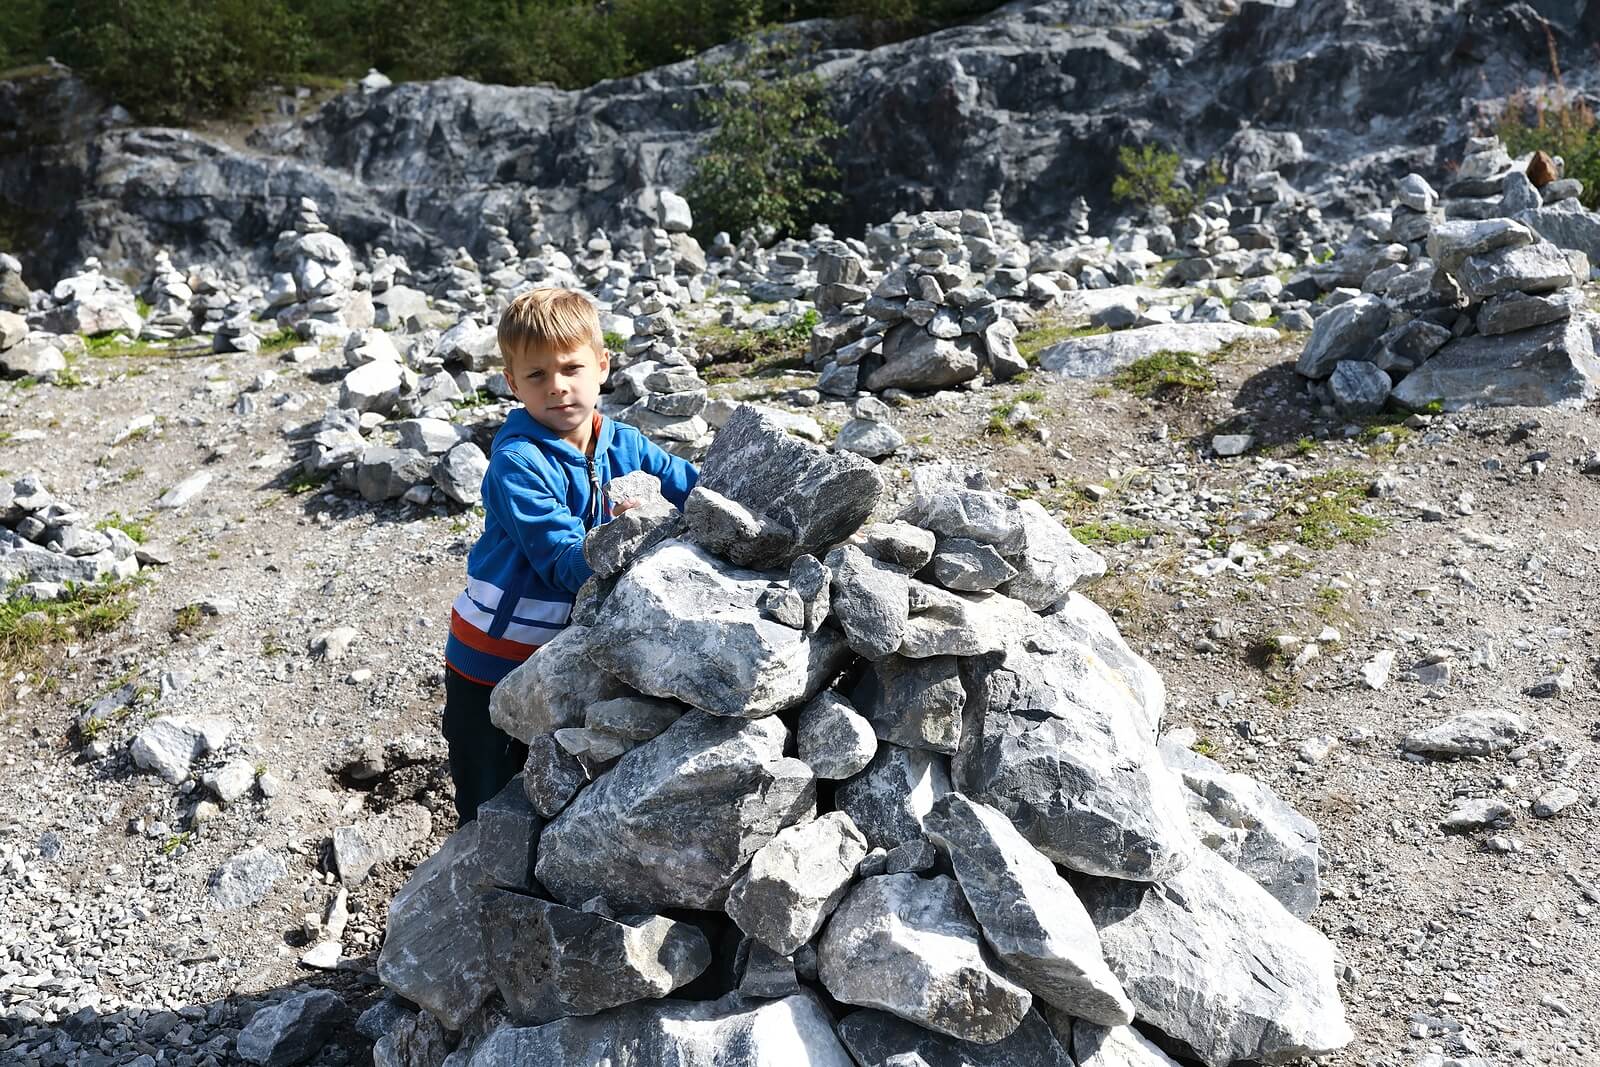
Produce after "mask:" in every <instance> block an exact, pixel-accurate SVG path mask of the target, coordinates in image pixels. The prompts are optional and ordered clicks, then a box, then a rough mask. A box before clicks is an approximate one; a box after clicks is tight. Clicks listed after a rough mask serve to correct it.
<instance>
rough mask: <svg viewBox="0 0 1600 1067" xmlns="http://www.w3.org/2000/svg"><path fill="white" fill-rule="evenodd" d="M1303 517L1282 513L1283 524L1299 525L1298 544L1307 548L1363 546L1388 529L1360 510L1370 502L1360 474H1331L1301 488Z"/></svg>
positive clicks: (1308, 482)
mask: <svg viewBox="0 0 1600 1067" xmlns="http://www.w3.org/2000/svg"><path fill="white" fill-rule="evenodd" d="M1296 497H1297V503H1299V504H1300V505H1302V506H1303V508H1304V513H1303V514H1293V513H1290V514H1283V513H1280V516H1279V521H1287V522H1293V523H1294V524H1295V525H1296V527H1297V528H1296V531H1295V540H1296V541H1298V542H1300V544H1302V545H1305V546H1306V547H1307V548H1332V547H1333V546H1334V545H1337V544H1341V543H1348V544H1353V545H1361V544H1365V543H1366V542H1368V541H1370V540H1372V539H1373V538H1374V537H1376V536H1377V535H1378V534H1379V533H1380V532H1382V531H1383V529H1384V528H1385V527H1386V526H1388V523H1386V522H1385V521H1384V520H1382V519H1380V518H1377V517H1375V516H1372V515H1368V514H1365V513H1364V512H1361V511H1359V510H1357V508H1358V507H1359V506H1360V505H1361V504H1362V503H1364V502H1365V500H1366V487H1365V479H1364V478H1363V476H1362V475H1361V473H1360V472H1359V471H1329V472H1328V473H1327V474H1319V475H1317V476H1316V477H1314V478H1311V479H1308V480H1307V481H1305V482H1302V483H1301V484H1300V487H1299V489H1298V491H1297V493H1296Z"/></svg>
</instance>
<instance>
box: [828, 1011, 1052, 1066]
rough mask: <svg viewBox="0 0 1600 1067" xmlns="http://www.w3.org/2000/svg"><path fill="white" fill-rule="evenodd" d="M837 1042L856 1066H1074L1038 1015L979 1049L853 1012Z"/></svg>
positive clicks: (841, 1024) (877, 1013)
mask: <svg viewBox="0 0 1600 1067" xmlns="http://www.w3.org/2000/svg"><path fill="white" fill-rule="evenodd" d="M839 1039H840V1040H841V1041H843V1042H844V1043H845V1047H846V1048H848V1049H849V1050H850V1054H851V1055H852V1056H854V1057H855V1058H856V1063H858V1064H859V1065H860V1067H1074V1065H1073V1062H1072V1057H1071V1056H1069V1055H1068V1054H1067V1050H1066V1049H1065V1048H1063V1047H1062V1045H1061V1042H1060V1041H1059V1040H1058V1039H1057V1038H1056V1035H1055V1034H1053V1033H1052V1032H1051V1031H1050V1027H1049V1025H1047V1024H1046V1023H1045V1021H1044V1019H1043V1018H1042V1017H1041V1016H1040V1015H1039V1013H1038V1012H1037V1011H1030V1012H1029V1013H1028V1014H1027V1016H1026V1017H1025V1018H1024V1019H1023V1020H1022V1024H1021V1025H1020V1026H1018V1027H1017V1028H1016V1029H1015V1030H1013V1031H1012V1032H1011V1033H1009V1034H1007V1035H1006V1036H1005V1037H1003V1038H1001V1039H1000V1040H999V1041H994V1042H990V1043H989V1044H979V1043H978V1042H976V1041H962V1040H960V1039H958V1038H954V1037H948V1036H946V1035H944V1034H936V1033H933V1032H932V1031H930V1030H924V1029H923V1028H922V1027H920V1026H913V1025H912V1024H911V1023H908V1022H906V1021H905V1020H904V1019H897V1018H895V1017H894V1016H893V1015H889V1014H887V1013H885V1012H881V1011H869V1010H862V1011H855V1012H851V1013H850V1014H849V1015H846V1016H845V1017H844V1018H843V1019H842V1020H840V1022H839Z"/></svg>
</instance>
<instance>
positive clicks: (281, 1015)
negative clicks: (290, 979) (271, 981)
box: [234, 989, 350, 1067]
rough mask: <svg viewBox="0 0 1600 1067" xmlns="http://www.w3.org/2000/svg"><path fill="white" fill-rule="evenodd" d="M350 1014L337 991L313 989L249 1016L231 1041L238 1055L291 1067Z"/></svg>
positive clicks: (271, 1066) (267, 1065) (270, 1066)
mask: <svg viewBox="0 0 1600 1067" xmlns="http://www.w3.org/2000/svg"><path fill="white" fill-rule="evenodd" d="M349 1017H350V1009H349V1008H347V1007H345V1005H344V1001H342V1000H340V999H339V995H338V994H337V993H332V992H329V991H328V990H326V989H312V990H308V991H306V992H304V993H297V994H295V995H294V996H292V997H289V998H287V999H285V1000H281V1001H279V1002H278V1003H276V1004H274V1005H272V1006H271V1007H266V1008H262V1009H260V1010H259V1011H257V1012H256V1013H255V1014H254V1015H252V1016H250V1021H249V1022H248V1023H246V1024H245V1026H244V1029H242V1030H240V1031H239V1037H238V1039H237V1040H236V1042H235V1044H234V1049H235V1051H236V1052H237V1053H238V1054H239V1058H240V1059H242V1060H244V1061H245V1062H246V1063H254V1064H258V1065H260V1067H293V1065H294V1064H297V1063H304V1062H306V1061H307V1060H309V1059H310V1058H311V1057H313V1056H315V1055H316V1054H317V1053H318V1052H319V1051H321V1049H322V1046H323V1045H325V1044H326V1043H327V1041H328V1038H330V1037H332V1036H333V1034H334V1032H335V1031H336V1030H338V1028H339V1027H341V1026H343V1025H344V1023H345V1022H346V1021H347V1020H348V1019H349Z"/></svg>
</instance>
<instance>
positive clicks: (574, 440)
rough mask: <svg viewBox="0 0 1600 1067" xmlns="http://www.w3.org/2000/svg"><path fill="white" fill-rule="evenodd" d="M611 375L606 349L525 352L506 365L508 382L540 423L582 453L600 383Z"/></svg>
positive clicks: (513, 393)
mask: <svg viewBox="0 0 1600 1067" xmlns="http://www.w3.org/2000/svg"><path fill="white" fill-rule="evenodd" d="M610 372H611V359H610V356H609V354H608V353H607V352H606V351H605V350H604V349H597V348H595V347H594V346H593V345H589V344H584V345H580V346H578V347H577V348H574V349H570V350H568V351H565V352H555V351H541V352H522V353H518V354H517V355H515V356H512V357H511V358H509V359H508V360H507V361H506V381H507V382H508V383H509V384H510V386H511V392H512V395H514V396H515V397H516V398H517V399H518V400H520V401H522V406H523V407H525V408H527V409H528V414H529V415H532V416H533V419H534V421H535V422H537V423H539V424H540V425H541V426H545V427H547V428H549V429H551V430H554V431H555V432H556V433H558V434H560V435H561V438H562V440H564V441H566V442H567V443H568V444H571V445H573V446H575V447H577V448H579V449H584V448H586V447H587V446H588V444H589V435H590V431H591V429H592V425H593V419H594V409H595V405H596V404H598V403H599V402H600V383H601V382H604V381H605V380H606V376H607V375H608V374H609V373H610Z"/></svg>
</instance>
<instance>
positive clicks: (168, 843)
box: [161, 830, 194, 856]
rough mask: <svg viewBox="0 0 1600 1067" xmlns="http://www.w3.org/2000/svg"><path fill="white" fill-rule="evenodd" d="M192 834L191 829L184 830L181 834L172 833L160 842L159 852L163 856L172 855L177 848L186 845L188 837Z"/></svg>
mask: <svg viewBox="0 0 1600 1067" xmlns="http://www.w3.org/2000/svg"><path fill="white" fill-rule="evenodd" d="M193 836H194V831H193V830H185V831H184V832H183V833H181V834H173V835H172V836H171V837H169V838H167V839H166V840H165V841H163V842H162V843H161V854H162V855H163V856H170V855H172V854H173V853H174V852H176V851H178V849H180V848H182V847H183V846H184V845H187V844H188V843H189V839H190V838H191V837H193Z"/></svg>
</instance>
